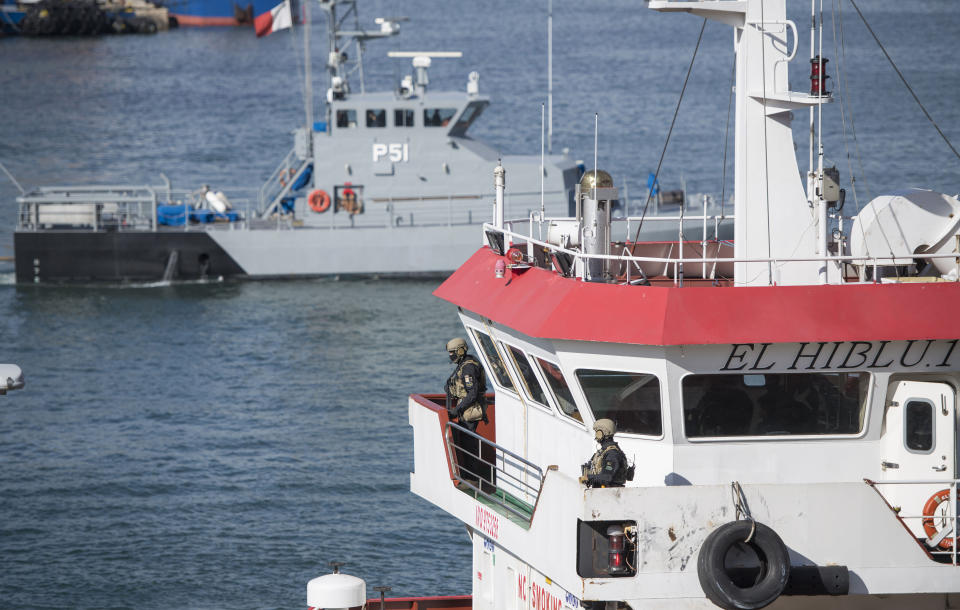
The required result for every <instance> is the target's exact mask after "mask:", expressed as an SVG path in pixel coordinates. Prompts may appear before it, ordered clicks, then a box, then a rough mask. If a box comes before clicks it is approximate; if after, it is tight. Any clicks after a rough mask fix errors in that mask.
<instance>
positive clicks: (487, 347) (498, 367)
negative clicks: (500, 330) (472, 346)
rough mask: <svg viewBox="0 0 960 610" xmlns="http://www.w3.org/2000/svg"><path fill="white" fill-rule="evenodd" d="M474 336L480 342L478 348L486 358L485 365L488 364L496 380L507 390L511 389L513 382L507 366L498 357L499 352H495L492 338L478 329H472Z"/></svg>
mask: <svg viewBox="0 0 960 610" xmlns="http://www.w3.org/2000/svg"><path fill="white" fill-rule="evenodd" d="M473 334H474V336H475V337H476V338H477V342H478V343H479V344H480V349H481V350H482V351H483V355H484V357H485V358H486V360H487V365H489V367H490V370H491V371H492V372H493V377H494V379H495V380H496V382H497V383H498V384H499V385H500V386H501V387H504V388H506V389H508V390H512V389H513V382H512V381H510V375H508V374H507V367H506V365H504V363H503V359H502V358H500V353H499V352H497V348H496V346H494V344H493V340H491V339H490V337H489V336H488V335H487V334H486V333H482V332H480V331H479V330H474V331H473Z"/></svg>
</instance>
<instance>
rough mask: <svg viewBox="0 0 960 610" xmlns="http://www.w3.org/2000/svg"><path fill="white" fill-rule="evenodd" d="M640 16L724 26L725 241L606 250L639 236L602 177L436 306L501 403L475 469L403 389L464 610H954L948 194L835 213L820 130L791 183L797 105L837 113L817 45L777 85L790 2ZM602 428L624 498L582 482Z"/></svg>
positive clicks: (955, 365) (444, 420)
mask: <svg viewBox="0 0 960 610" xmlns="http://www.w3.org/2000/svg"><path fill="white" fill-rule="evenodd" d="M648 6H649V7H650V8H652V9H654V10H657V11H661V12H687V13H692V14H694V15H697V16H701V17H704V18H706V19H710V20H716V21H719V22H722V23H724V24H727V25H729V26H731V27H732V28H733V32H734V51H735V53H736V58H737V60H736V61H737V63H736V66H737V69H736V153H735V166H736V172H735V173H736V177H735V184H736V186H735V226H736V233H735V239H734V242H733V244H732V245H731V244H730V243H727V242H721V241H717V240H716V239H713V238H712V237H711V236H710V235H709V231H708V228H707V227H708V226H709V225H710V223H711V222H713V219H709V218H706V217H704V218H702V219H700V220H701V221H702V223H703V227H704V229H703V233H702V235H698V236H696V237H691V235H690V233H689V232H686V239H687V240H689V241H684V242H674V243H672V244H669V248H668V247H666V245H665V244H663V243H656V244H650V243H635V242H632V241H629V240H628V241H626V242H623V241H616V242H615V241H613V240H612V238H610V237H609V236H611V235H615V234H619V232H620V231H622V230H623V226H622V225H623V223H633V224H632V229H631V230H630V233H628V234H632V232H633V230H635V229H636V225H637V223H638V222H642V221H641V220H640V219H636V218H634V219H620V220H617V219H613V218H612V217H611V213H610V210H611V207H612V202H613V201H615V200H617V198H618V192H617V189H616V188H615V187H614V185H613V183H612V181H610V180H609V177H608V176H605V175H604V174H603V173H602V172H598V171H596V170H594V171H590V170H588V171H587V173H586V174H585V176H584V180H583V181H582V182H581V184H580V185H579V186H578V187H577V190H576V194H575V205H576V213H575V215H574V216H573V217H571V218H543V219H534V221H530V222H526V221H524V222H523V223H521V222H519V221H513V222H511V221H510V220H503V216H500V215H495V220H494V222H493V223H491V224H488V225H486V226H485V231H486V237H487V241H488V245H487V246H485V247H483V248H481V249H480V250H479V251H478V252H476V253H475V254H474V255H473V257H472V258H470V260H468V261H467V262H466V263H465V264H464V265H463V266H461V267H460V269H458V270H457V271H456V272H455V273H454V274H453V275H452V276H451V277H450V278H449V279H448V280H447V281H446V282H445V283H444V284H443V285H442V286H441V287H440V288H438V289H437V291H436V292H435V294H436V296H438V297H440V298H443V299H445V300H448V301H450V302H451V303H453V304H455V305H457V306H458V308H459V312H460V318H461V320H462V322H463V325H464V327H465V329H466V334H467V337H468V340H469V342H470V343H471V346H472V350H471V351H473V352H474V353H476V354H477V356H478V357H479V359H480V360H481V361H482V363H483V364H484V369H485V372H486V375H487V383H488V387H489V388H490V389H492V390H493V391H494V394H495V398H494V399H493V404H491V405H490V407H489V412H488V414H489V420H490V421H489V423H487V424H481V425H480V427H479V428H478V430H477V434H478V435H479V436H480V437H481V441H480V450H479V456H478V457H479V458H481V459H482V464H481V465H479V466H477V465H474V466H472V467H471V466H470V464H469V463H467V462H466V461H464V460H462V459H461V460H458V456H462V455H463V448H464V447H466V446H468V445H469V443H467V444H464V443H465V441H464V440H463V439H465V438H466V439H469V438H470V437H469V436H468V433H467V432H465V431H464V430H462V429H460V428H459V427H458V426H457V424H456V423H454V422H451V421H450V420H449V418H448V415H447V410H446V407H445V405H444V400H443V397H442V396H439V395H428V394H424V395H414V396H411V398H410V403H409V421H410V424H411V426H412V427H413V430H414V443H415V465H414V472H413V473H412V475H411V489H412V490H413V491H414V492H415V493H416V494H418V495H420V496H422V497H423V498H426V499H427V500H429V501H430V502H432V503H433V504H435V505H437V506H438V507H440V508H442V509H443V510H445V511H447V512H448V513H450V514H451V515H453V516H454V517H456V518H457V519H459V520H461V521H463V522H464V523H465V524H466V526H467V528H468V530H469V531H470V534H471V537H472V541H473V542H472V543H473V599H472V604H473V608H476V609H486V608H490V609H494V608H496V609H498V610H504V609H518V610H519V609H525V610H526V609H537V610H541V609H549V610H559V609H560V608H577V607H586V608H604V609H614V608H633V609H640V608H671V609H675V608H711V607H716V606H719V607H722V608H762V607H765V606H770V607H772V608H818V609H826V608H845V609H850V608H853V609H859V608H930V609H934V608H936V609H938V610H939V609H945V608H957V607H960V561H958V549H957V546H958V545H957V542H958V540H957V531H958V522H957V483H958V453H960V451H958V446H960V436H958V415H957V404H958V401H957V394H958V391H960V349H958V343H960V321H958V319H957V316H956V308H957V304H958V303H960V283H958V273H957V270H958V267H960V249H958V245H960V232H958V220H957V219H958V218H960V216H958V214H960V202H958V200H957V199H956V197H953V196H950V195H945V194H941V193H936V192H932V191H925V190H918V189H913V190H908V191H902V192H899V193H895V194H891V195H885V196H880V197H877V198H876V199H874V200H873V201H872V202H870V203H869V204H868V205H867V206H866V207H864V209H863V210H861V211H859V213H857V214H854V215H852V216H844V214H843V212H842V211H841V207H842V201H843V194H842V193H840V192H839V189H838V183H837V177H836V173H835V172H834V171H833V170H832V169H831V168H824V167H823V164H822V161H821V159H822V150H820V149H819V144H817V146H814V140H813V138H811V146H812V148H811V155H810V157H811V163H810V165H811V167H810V168H809V171H808V172H806V173H805V174H801V172H800V169H799V167H798V164H797V161H796V157H795V153H794V146H793V138H792V134H791V121H792V120H794V118H795V115H794V113H796V114H797V116H803V115H804V114H805V113H807V112H809V114H810V121H811V124H814V123H816V122H819V113H820V112H822V111H823V106H824V104H826V103H827V102H829V101H831V98H830V96H829V94H828V93H827V92H826V91H825V88H824V86H823V83H824V81H825V76H826V75H825V74H824V70H823V66H824V64H825V62H824V61H822V60H821V59H820V57H819V55H818V56H817V57H815V58H814V59H813V60H812V61H811V64H810V65H812V66H813V73H812V75H811V84H812V87H811V92H809V93H807V92H804V93H798V92H793V91H790V90H789V88H788V82H789V81H788V72H787V66H788V65H789V62H790V60H791V59H793V58H794V55H795V52H796V46H795V45H796V36H797V34H796V25H795V24H794V23H793V22H792V21H790V20H788V19H787V15H786V10H785V2H784V0H765V1H762V0H742V1H717V0H709V1H683V2H680V1H678V2H667V1H660V0H651V1H649V2H648ZM811 54H813V51H812V50H811ZM811 108H812V109H813V110H812V111H809V110H808V109H811ZM507 169H508V170H509V167H508V166H507ZM498 190H499V192H498V197H497V201H498V202H499V203H502V201H503V195H504V193H505V192H509V180H508V181H507V184H506V185H505V186H502V187H500V188H499V189H498ZM847 213H848V214H849V211H848V212H847ZM518 227H519V228H518ZM527 229H529V230H527ZM697 237H700V239H699V240H697ZM601 418H609V419H612V420H614V421H615V422H616V424H617V428H618V432H617V434H616V439H617V441H618V442H619V444H620V446H621V447H622V449H623V450H624V452H625V454H626V455H627V457H628V458H629V459H630V460H631V461H632V462H633V463H634V464H635V466H636V476H635V478H634V479H633V480H632V481H630V482H628V483H627V484H626V486H625V487H622V488H616V487H612V488H592V489H587V488H585V487H584V486H583V485H582V484H581V483H580V482H578V477H579V476H580V474H581V464H583V463H584V462H585V461H586V460H587V459H588V458H589V456H590V455H591V454H592V453H593V451H594V450H595V448H596V444H595V442H594V440H593V433H592V429H591V427H592V424H593V423H594V422H595V421H596V420H598V419H601ZM469 468H473V469H474V471H468V469H469Z"/></svg>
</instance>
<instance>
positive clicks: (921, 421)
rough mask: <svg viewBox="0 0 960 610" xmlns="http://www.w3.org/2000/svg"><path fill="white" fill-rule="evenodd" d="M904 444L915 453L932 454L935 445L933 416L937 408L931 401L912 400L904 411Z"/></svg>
mask: <svg viewBox="0 0 960 610" xmlns="http://www.w3.org/2000/svg"><path fill="white" fill-rule="evenodd" d="M903 413H904V418H905V420H906V421H905V422H904V423H905V425H904V427H903V431H904V439H903V440H904V443H906V445H907V450H908V451H911V452H913V453H930V452H931V451H933V445H934V429H933V415H934V413H935V408H934V406H933V403H932V402H930V401H929V400H916V399H914V400H910V401H907V405H906V406H905V407H904V410H903Z"/></svg>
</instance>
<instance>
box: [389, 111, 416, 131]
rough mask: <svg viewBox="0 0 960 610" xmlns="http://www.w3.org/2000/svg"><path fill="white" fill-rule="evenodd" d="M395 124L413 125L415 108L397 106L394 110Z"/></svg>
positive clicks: (398, 125)
mask: <svg viewBox="0 0 960 610" xmlns="http://www.w3.org/2000/svg"><path fill="white" fill-rule="evenodd" d="M393 124H394V125H395V126H396V127H413V110H407V109H405V108H397V109H396V110H394V111H393Z"/></svg>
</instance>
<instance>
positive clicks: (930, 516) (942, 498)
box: [922, 489, 956, 551]
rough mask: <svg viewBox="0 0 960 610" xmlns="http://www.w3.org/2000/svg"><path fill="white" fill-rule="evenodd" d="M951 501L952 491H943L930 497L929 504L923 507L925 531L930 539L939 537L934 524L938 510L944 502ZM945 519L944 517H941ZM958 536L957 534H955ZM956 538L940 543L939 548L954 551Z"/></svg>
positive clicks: (946, 539)
mask: <svg viewBox="0 0 960 610" xmlns="http://www.w3.org/2000/svg"><path fill="white" fill-rule="evenodd" d="M949 501H950V490H949V489H941V490H940V491H938V492H937V493H935V494H933V495H932V496H930V499H929V500H927V503H926V504H924V505H923V522H922V523H923V531H924V532H926V533H927V537H928V538H933V537H934V536H936V535H937V533H938V531H937V526H936V524H935V523H934V520H935V518H937V517H936V514H937V509H938V508H940V505H941V504H943V503H944V502H949ZM939 518H941V519H943V518H944V517H939ZM954 536H956V532H954ZM953 541H954V537H947V538H944V539H943V540H941V541H940V544H939V547H940V548H941V549H944V550H946V551H949V550H952V549H953Z"/></svg>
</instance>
